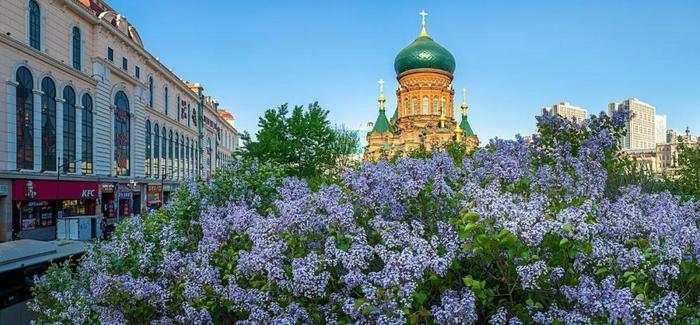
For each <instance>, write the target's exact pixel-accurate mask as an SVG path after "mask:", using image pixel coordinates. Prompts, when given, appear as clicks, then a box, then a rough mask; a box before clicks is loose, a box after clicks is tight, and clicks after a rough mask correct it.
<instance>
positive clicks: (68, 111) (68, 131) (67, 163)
mask: <svg viewBox="0 0 700 325" xmlns="http://www.w3.org/2000/svg"><path fill="white" fill-rule="evenodd" d="M63 100H65V101H64V102H63V162H62V164H63V171H64V172H66V173H75V167H76V166H75V163H76V161H75V91H74V90H73V88H72V87H71V86H66V87H65V88H63Z"/></svg>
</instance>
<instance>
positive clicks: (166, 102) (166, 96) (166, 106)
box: [163, 87, 168, 115]
mask: <svg viewBox="0 0 700 325" xmlns="http://www.w3.org/2000/svg"><path fill="white" fill-rule="evenodd" d="M163 100H164V104H163V105H164V106H165V115H168V87H165V95H164V98H163Z"/></svg>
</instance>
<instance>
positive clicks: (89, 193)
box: [80, 189, 95, 199]
mask: <svg viewBox="0 0 700 325" xmlns="http://www.w3.org/2000/svg"><path fill="white" fill-rule="evenodd" d="M80 198H82V199H94V198H95V190H93V189H88V190H83V193H82V195H81V196H80Z"/></svg>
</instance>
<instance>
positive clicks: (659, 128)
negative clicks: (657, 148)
mask: <svg viewBox="0 0 700 325" xmlns="http://www.w3.org/2000/svg"><path fill="white" fill-rule="evenodd" d="M654 126H655V129H656V143H665V142H666V115H656V117H655V120H654Z"/></svg>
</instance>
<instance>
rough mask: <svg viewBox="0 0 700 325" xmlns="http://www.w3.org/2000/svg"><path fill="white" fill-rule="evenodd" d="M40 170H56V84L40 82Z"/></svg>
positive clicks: (47, 81)
mask: <svg viewBox="0 0 700 325" xmlns="http://www.w3.org/2000/svg"><path fill="white" fill-rule="evenodd" d="M41 92H43V93H44V94H43V95H41V123H42V126H41V170H50V171H55V170H56V160H57V159H56V84H54V82H53V80H51V78H49V77H46V78H44V80H42V81H41Z"/></svg>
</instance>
